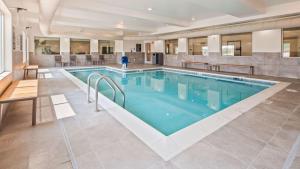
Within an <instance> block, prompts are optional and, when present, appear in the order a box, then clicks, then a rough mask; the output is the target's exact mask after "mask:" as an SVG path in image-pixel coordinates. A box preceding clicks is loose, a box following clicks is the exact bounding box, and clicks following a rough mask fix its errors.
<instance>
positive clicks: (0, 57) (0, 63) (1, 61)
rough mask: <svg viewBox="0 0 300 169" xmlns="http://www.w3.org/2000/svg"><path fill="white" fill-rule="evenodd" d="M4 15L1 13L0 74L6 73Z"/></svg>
mask: <svg viewBox="0 0 300 169" xmlns="http://www.w3.org/2000/svg"><path fill="white" fill-rule="evenodd" d="M3 35H4V34H3V14H2V12H1V11H0V73H2V72H4V51H3V49H4V44H3Z"/></svg>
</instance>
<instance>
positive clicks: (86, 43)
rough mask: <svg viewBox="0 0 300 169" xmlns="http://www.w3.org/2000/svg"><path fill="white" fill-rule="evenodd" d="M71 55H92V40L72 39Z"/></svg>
mask: <svg viewBox="0 0 300 169" xmlns="http://www.w3.org/2000/svg"><path fill="white" fill-rule="evenodd" d="M70 52H71V54H77V55H80V54H89V53H90V40H89V39H71V40H70Z"/></svg>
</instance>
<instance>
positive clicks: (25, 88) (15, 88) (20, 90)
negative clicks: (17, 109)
mask: <svg viewBox="0 0 300 169" xmlns="http://www.w3.org/2000/svg"><path fill="white" fill-rule="evenodd" d="M37 97H38V80H18V81H14V82H12V83H11V85H10V86H9V87H8V88H7V89H6V90H5V91H4V93H3V94H2V95H1V97H0V104H3V103H11V102H16V101H25V100H32V101H33V107H32V125H35V124H36V101H37Z"/></svg>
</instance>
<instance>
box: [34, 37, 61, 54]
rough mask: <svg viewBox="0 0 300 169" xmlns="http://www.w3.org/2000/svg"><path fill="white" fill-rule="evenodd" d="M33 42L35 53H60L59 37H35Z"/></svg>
mask: <svg viewBox="0 0 300 169" xmlns="http://www.w3.org/2000/svg"><path fill="white" fill-rule="evenodd" d="M34 44H35V53H36V54H45V55H54V54H59V53H60V40H59V38H48V37H35V38H34Z"/></svg>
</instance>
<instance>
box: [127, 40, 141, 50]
mask: <svg viewBox="0 0 300 169" xmlns="http://www.w3.org/2000/svg"><path fill="white" fill-rule="evenodd" d="M123 42H124V46H123V47H124V51H125V52H131V51H132V52H136V44H141V45H142V52H144V51H145V48H144V45H143V44H144V41H142V40H141V41H139V40H124V41H123Z"/></svg>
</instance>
